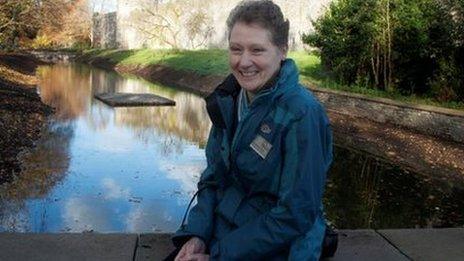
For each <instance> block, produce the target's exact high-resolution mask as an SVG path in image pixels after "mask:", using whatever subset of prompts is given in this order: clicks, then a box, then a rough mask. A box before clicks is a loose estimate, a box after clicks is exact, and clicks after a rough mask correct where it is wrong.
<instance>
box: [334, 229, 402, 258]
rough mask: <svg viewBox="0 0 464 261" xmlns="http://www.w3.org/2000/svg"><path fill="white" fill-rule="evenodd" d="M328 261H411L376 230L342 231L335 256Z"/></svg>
mask: <svg viewBox="0 0 464 261" xmlns="http://www.w3.org/2000/svg"><path fill="white" fill-rule="evenodd" d="M326 260H359V261H362V260H385V261H388V260H394V261H401V260H409V259H408V258H407V257H405V256H404V255H402V254H401V253H400V252H399V251H398V250H397V249H395V248H394V247H393V246H392V245H390V244H389V243H388V242H387V241H386V240H385V239H384V238H382V237H381V236H380V235H379V234H377V233H376V232H375V231H374V230H341V231H339V235H338V248H337V252H336V253H335V256H334V257H333V258H329V259H326Z"/></svg>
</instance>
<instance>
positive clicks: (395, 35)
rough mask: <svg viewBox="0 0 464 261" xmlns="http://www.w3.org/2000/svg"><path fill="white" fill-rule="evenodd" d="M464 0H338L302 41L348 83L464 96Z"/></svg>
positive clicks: (442, 97)
mask: <svg viewBox="0 0 464 261" xmlns="http://www.w3.org/2000/svg"><path fill="white" fill-rule="evenodd" d="M463 3H464V0H444V1H442V0H339V1H336V2H333V3H332V4H331V5H330V7H329V8H328V10H327V12H326V13H325V14H324V15H323V16H321V17H320V18H319V19H318V20H317V21H315V22H314V23H313V24H314V28H315V32H314V33H312V34H309V35H305V36H304V38H303V40H304V41H305V42H306V43H308V44H309V45H311V46H314V47H318V48H319V49H320V51H321V58H322V63H323V65H324V67H325V68H326V69H327V70H329V71H330V72H331V73H332V74H333V76H334V77H335V79H336V80H337V81H338V82H340V83H342V84H348V85H360V86H365V87H375V88H377V89H383V90H387V91H391V92H392V91H395V90H396V91H399V92H401V93H405V94H419V95H429V96H430V95H433V96H434V97H435V98H437V99H439V100H458V101H459V100H461V101H464V91H463V88H464V87H463V86H464V82H463V80H462V78H463V77H462V75H463V74H462V73H463V72H464V62H463V59H462V56H463V55H462V53H463V51H462V50H463V42H464V41H463V39H464V37H463V35H464V34H463V27H464V26H463V24H464V19H463V13H464V4H463Z"/></svg>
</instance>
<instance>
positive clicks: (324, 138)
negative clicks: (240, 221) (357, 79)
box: [211, 106, 332, 260]
mask: <svg viewBox="0 0 464 261" xmlns="http://www.w3.org/2000/svg"><path fill="white" fill-rule="evenodd" d="M283 146H284V151H283V152H282V153H283V170H282V174H281V175H282V181H281V182H282V183H281V188H280V191H279V200H278V202H277V205H276V206H275V207H274V208H272V209H271V210H270V211H268V212H266V213H263V214H261V215H260V216H258V218H256V219H254V220H252V221H250V222H249V223H247V224H245V225H243V226H241V227H240V228H238V229H236V230H234V231H233V232H231V233H230V234H228V235H227V236H225V237H224V238H223V239H222V240H220V241H219V242H218V243H217V244H215V245H214V246H212V248H211V260H255V259H257V260H260V259H263V258H265V257H269V256H272V254H273V253H276V252H279V251H281V250H283V249H285V248H289V247H290V244H291V243H292V241H293V240H295V239H296V238H297V237H299V236H302V235H304V234H305V233H306V232H307V231H309V230H310V229H311V228H312V226H313V224H314V222H315V220H316V218H317V217H318V215H321V211H322V210H321V206H322V196H323V190H324V187H325V181H326V172H327V170H328V167H329V166H330V163H331V161H332V133H331V130H330V127H329V121H328V119H327V116H326V115H325V112H324V111H323V109H322V108H321V107H319V106H315V108H309V111H307V112H306V113H305V114H304V115H303V116H302V117H299V118H298V119H297V120H295V121H294V122H293V123H291V124H290V126H289V129H288V132H287V133H286V134H285V137H284V145H283Z"/></svg>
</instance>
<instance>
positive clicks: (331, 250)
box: [321, 226, 338, 259]
mask: <svg viewBox="0 0 464 261" xmlns="http://www.w3.org/2000/svg"><path fill="white" fill-rule="evenodd" d="M337 246H338V233H337V231H335V229H333V228H332V227H331V226H327V227H326V229H325V234H324V240H323V241H322V253H321V259H323V258H328V257H333V256H334V255H335V252H336V251H337Z"/></svg>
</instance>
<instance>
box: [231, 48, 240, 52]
mask: <svg viewBox="0 0 464 261" xmlns="http://www.w3.org/2000/svg"><path fill="white" fill-rule="evenodd" d="M229 50H230V51H231V52H233V53H239V52H241V50H240V48H237V47H230V48H229Z"/></svg>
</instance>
